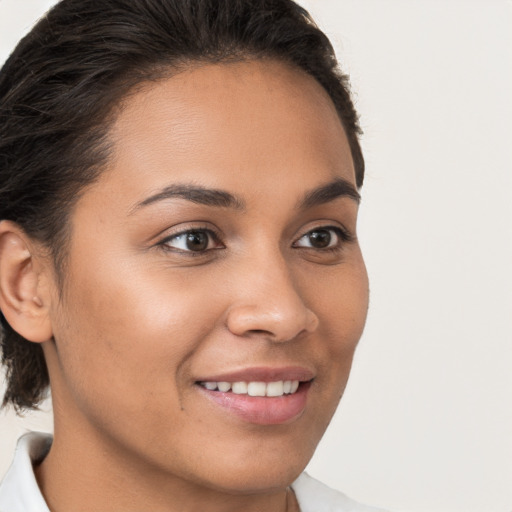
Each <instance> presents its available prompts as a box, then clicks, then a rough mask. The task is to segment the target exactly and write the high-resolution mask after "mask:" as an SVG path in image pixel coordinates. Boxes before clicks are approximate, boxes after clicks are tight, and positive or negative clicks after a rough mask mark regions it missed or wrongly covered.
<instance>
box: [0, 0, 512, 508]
mask: <svg viewBox="0 0 512 512" xmlns="http://www.w3.org/2000/svg"><path fill="white" fill-rule="evenodd" d="M51 3H52V2H51V1H48V0H0V61H3V60H4V59H5V58H6V56H7V54H8V52H9V51H10V49H11V48H12V46H13V45H14V44H15V42H16V40H17V39H18V38H19V37H20V35H21V34H22V33H23V32H24V31H26V30H27V28H28V27H29V26H30V25H31V23H32V22H33V21H34V20H35V19H36V18H37V17H38V16H40V15H41V13H42V12H43V11H44V10H45V9H46V7H47V6H48V5H50V4H51ZM302 3H303V4H304V5H305V6H306V7H308V8H309V9H310V10H311V12H312V13H313V14H314V15H315V16H316V18H317V20H318V22H319V24H320V26H321V27H322V28H324V29H325V30H326V31H327V32H328V34H329V35H330V36H331V37H332V39H333V41H334V43H335V45H336V48H337V51H338V54H339V57H340V59H341V61H342V63H343V66H344V68H345V70H348V71H349V72H350V73H351V76H352V83H353V86H354V90H355V91H356V92H357V95H356V101H357V105H358V108H359V110H360V112H361V114H362V124H363V127H364V130H365V137H364V140H363V145H364V150H365V154H366V160H367V164H368V174H367V178H366V184H365V186H364V189H363V204H362V212H361V221H360V238H361V240H362V244H363V249H364V250H365V254H366V259H367V264H368V268H369V273H370V278H371V288H372V301H371V310H370V316H369V319H368V325H367V329H366V331H365V334H364V336H363V340H362V342H361V346H360V347H359V351H358V354H357V357H356V361H355V366H354V370H353V374H352V378H351V382H350V384H349V387H348V389H347V392H346V395H345V398H344V399H343V402H342V405H341V407H340V409H339V411H338V413H337V415H336V417H335V420H334V421H333V423H332V425H331V427H330V428H329V430H328V432H327V434H326V436H325V438H324V440H323V441H322V443H321V445H320V447H319V449H318V451H317V454H316V455H315V457H314V459H313V461H312V462H311V464H310V466H309V471H310V473H311V474H313V475H314V476H316V477H319V478H321V479H322V480H324V481H325V482H326V483H328V484H330V485H332V486H334V487H336V488H338V489H342V490H344V491H345V492H346V493H348V494H350V495H352V496H353V497H354V498H357V499H359V500H361V501H365V502H369V503H374V504H379V505H380V506H383V507H387V508H389V509H390V510H393V511H396V512H400V511H411V512H423V511H425V512H426V511H429V512H494V511H496V512H497V511H504V512H510V511H511V510H512V314H511V313H512V206H511V205H512V96H511V93H510V91H512V71H511V68H512V67H511V66H510V64H511V63H512V3H511V2H510V1H507V0H501V1H500V0H445V1H441V0H309V1H306V0H304V1H303V2H302ZM45 409H46V410H49V405H48V404H47V405H45ZM50 428H51V420H50V416H49V414H48V412H46V413H44V412H43V413H39V414H31V415H28V416H27V417H26V418H24V419H19V418H16V417H15V416H14V415H13V414H12V413H5V412H4V413H0V433H1V435H0V476H1V475H3V473H4V472H5V471H6V469H7V467H8V464H9V462H10V460H11V457H12V452H13V449H14V446H15V441H16V438H17V437H18V435H19V434H21V433H22V432H24V431H25V430H27V429H43V430H46V429H50Z"/></svg>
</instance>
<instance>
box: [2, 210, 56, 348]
mask: <svg viewBox="0 0 512 512" xmlns="http://www.w3.org/2000/svg"><path fill="white" fill-rule="evenodd" d="M41 259H42V258H40V257H39V256H38V255H36V254H35V251H34V244H32V243H31V241H30V239H29V238H28V237H27V235H26V234H25V233H24V231H23V230H22V229H21V228H20V227H19V226H18V225H17V224H15V223H14V222H11V221H5V220H4V221H1V222H0V309H1V311H2V313H3V315H4V317H5V319H6V320H7V322H8V323H9V325H10V326H11V327H12V328H13V329H14V330H15V331H16V332H17V333H18V334H20V335H21V336H23V337H24V338H25V339H27V340H29V341H33V342H35V343H41V342H44V341H48V340H49V339H51V337H52V328H51V320H50V315H49V302H50V294H49V291H48V289H47V285H46V284H45V283H46V280H45V279H42V278H43V275H42V274H43V269H44V267H45V265H44V264H43V263H42V261H41Z"/></svg>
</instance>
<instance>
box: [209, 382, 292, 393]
mask: <svg viewBox="0 0 512 512" xmlns="http://www.w3.org/2000/svg"><path fill="white" fill-rule="evenodd" d="M199 385H200V386H203V387H204V388H205V389H207V390H209V391H221V392H223V393H227V392H229V391H231V392H232V393H234V394H236V395H248V396H267V397H278V396H283V395H292V394H294V393H296V392H297V390H298V388H299V381H298V380H278V381H275V382H257V381H252V382H244V381H240V382H224V381H221V382H200V383H199Z"/></svg>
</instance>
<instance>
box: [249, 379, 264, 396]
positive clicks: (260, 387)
mask: <svg viewBox="0 0 512 512" xmlns="http://www.w3.org/2000/svg"><path fill="white" fill-rule="evenodd" d="M247 394H248V395H249V396H265V395H266V394H267V385H266V384H265V383H264V382H249V383H248V384H247Z"/></svg>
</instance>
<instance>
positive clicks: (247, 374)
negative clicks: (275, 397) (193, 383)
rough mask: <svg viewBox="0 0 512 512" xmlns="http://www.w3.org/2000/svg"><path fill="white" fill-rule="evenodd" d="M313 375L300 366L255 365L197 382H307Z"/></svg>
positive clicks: (206, 377) (207, 377) (217, 374)
mask: <svg viewBox="0 0 512 512" xmlns="http://www.w3.org/2000/svg"><path fill="white" fill-rule="evenodd" d="M314 377H315V375H314V373H313V372H312V371H311V370H309V369H308V368H304V367H302V366H282V367H264V366H257V367H250V368H243V369H240V370H235V371H230V372H226V373H216V374H213V375H208V376H205V377H202V378H200V379H197V382H276V381H280V380H298V381H303V382H307V381H310V380H312V379H313V378H314Z"/></svg>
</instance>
